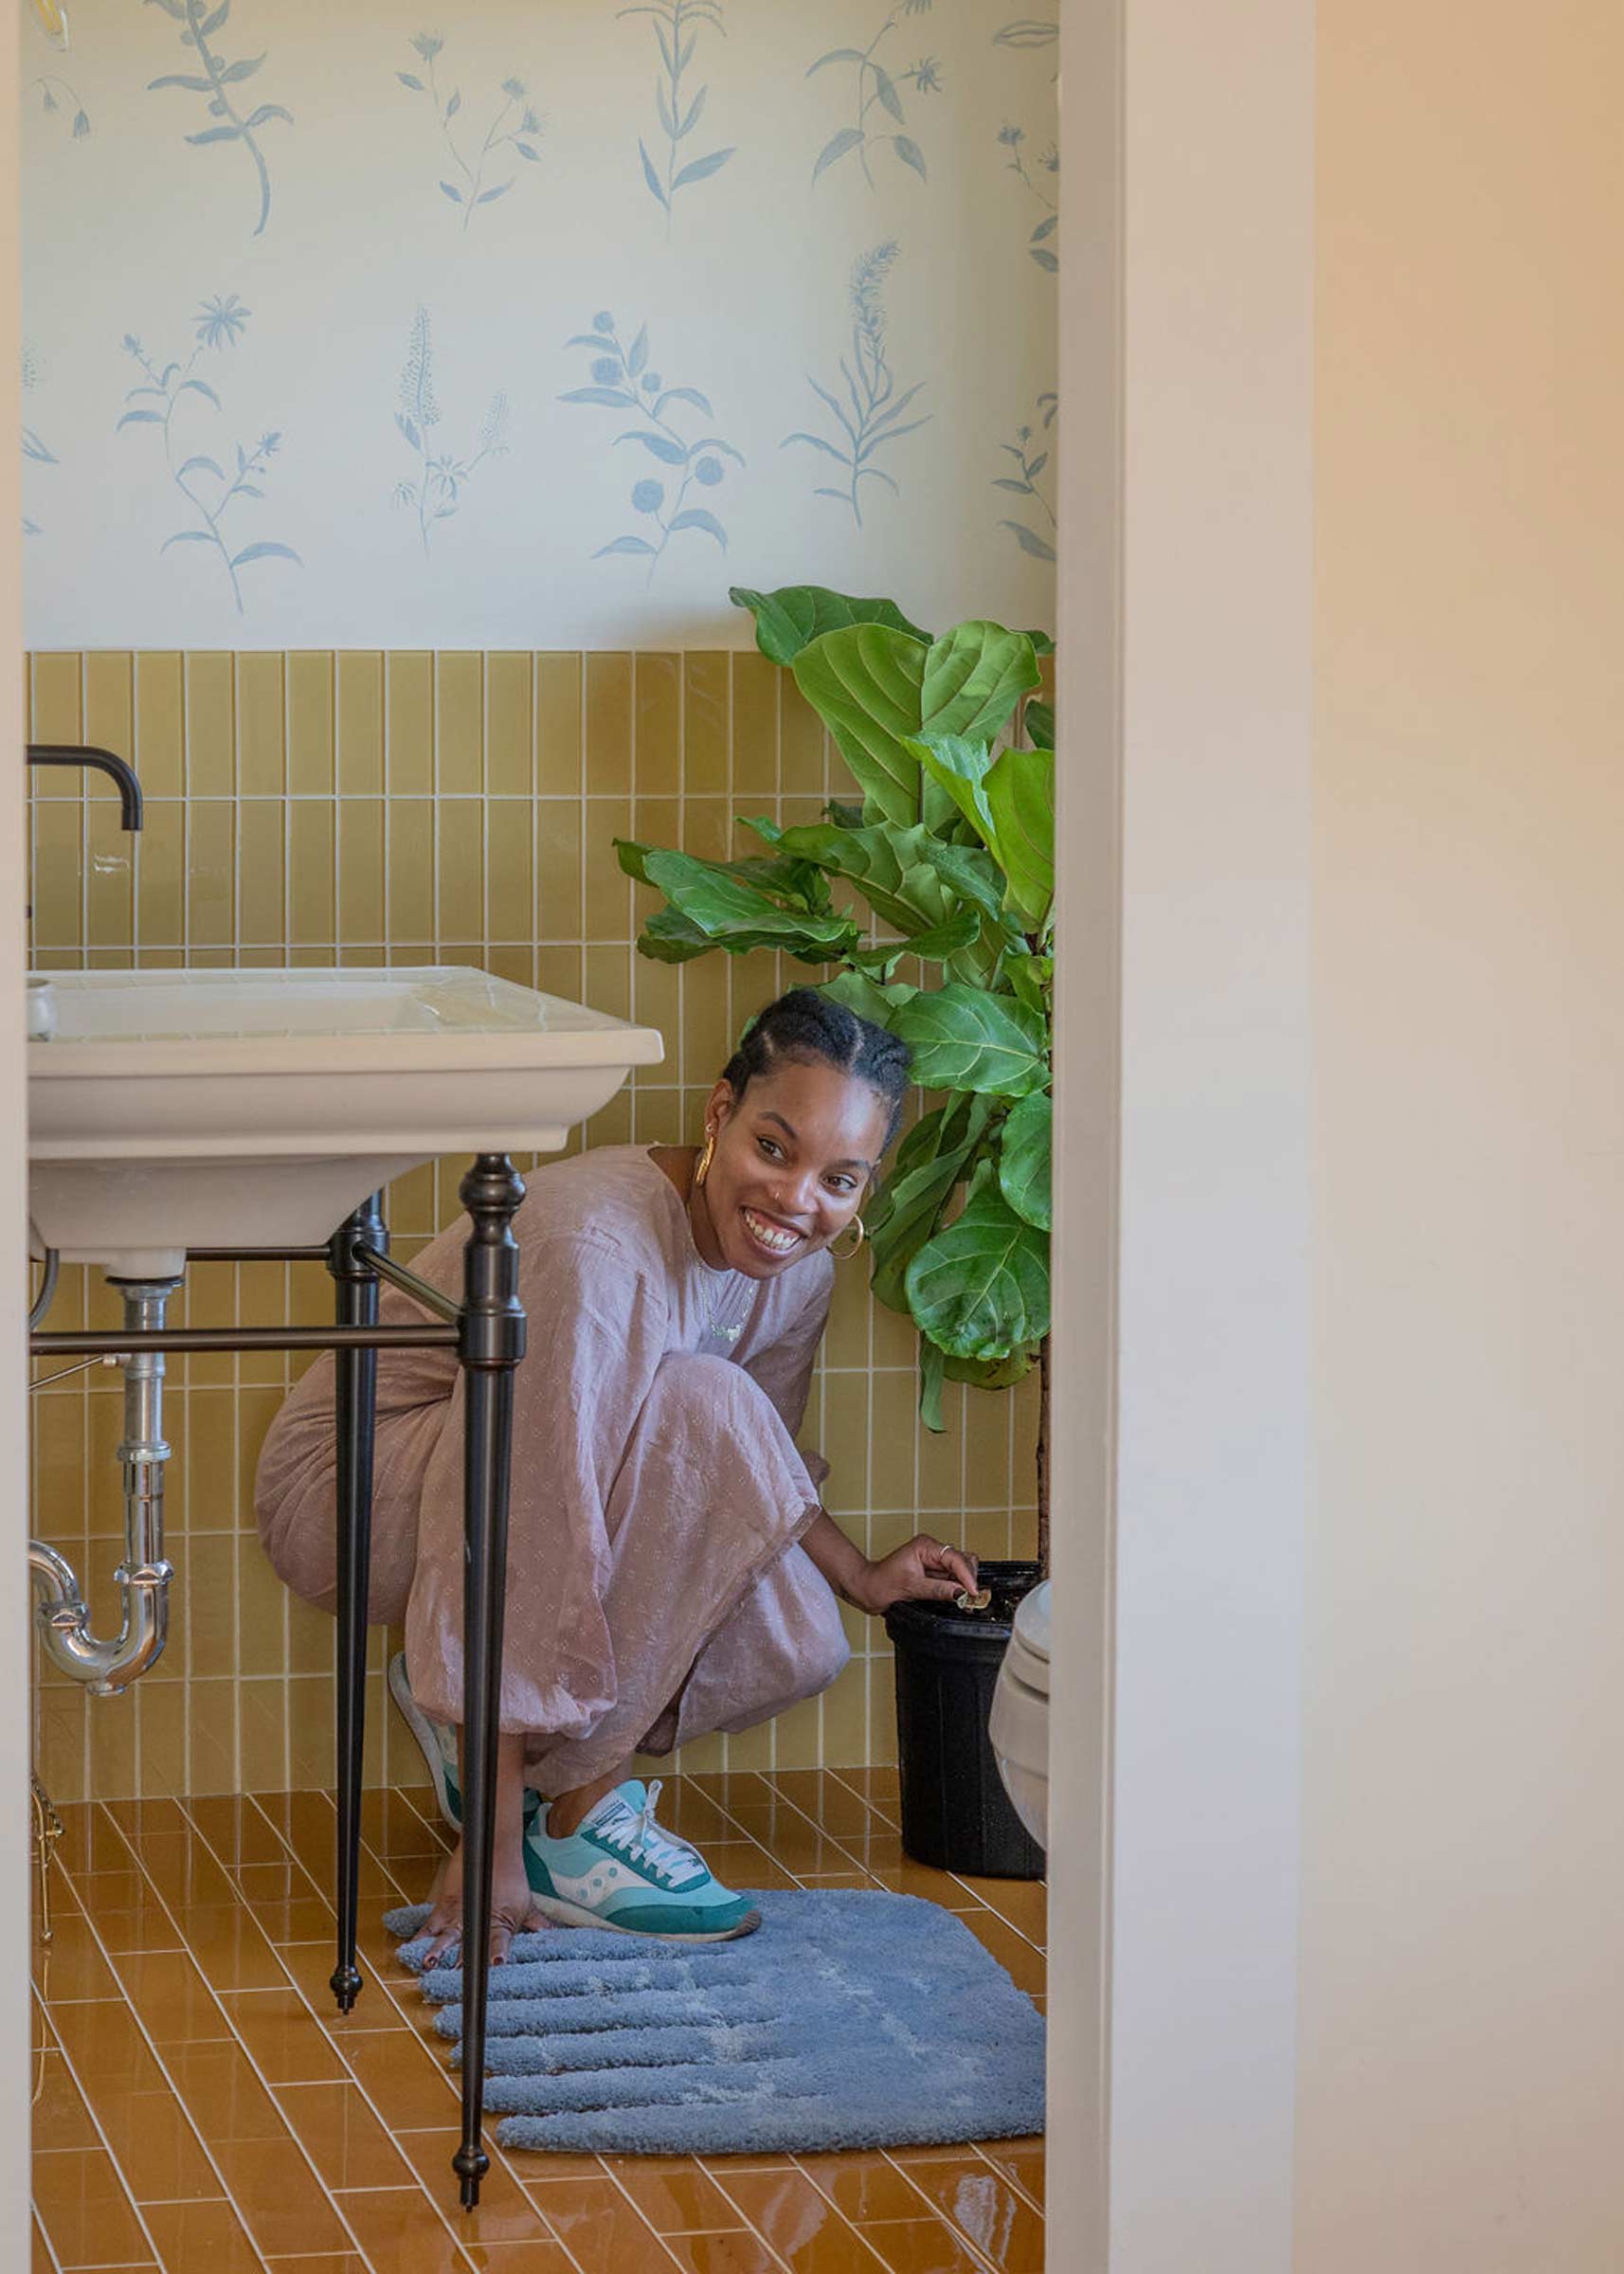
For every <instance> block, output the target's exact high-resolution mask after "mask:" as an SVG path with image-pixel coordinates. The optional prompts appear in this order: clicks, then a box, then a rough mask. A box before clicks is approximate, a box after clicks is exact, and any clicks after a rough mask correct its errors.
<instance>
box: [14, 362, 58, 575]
mask: <svg viewBox="0 0 1624 2274" xmlns="http://www.w3.org/2000/svg"><path fill="white" fill-rule="evenodd" d="M19 360H20V364H21V373H20V376H21V379H22V384H23V391H24V392H25V394H27V393H28V392H30V391H31V390H32V389H33V388H36V387H38V386H39V384H40V367H39V363H38V361H37V360H36V358H35V356H34V353H33V351H32V349H30V348H28V347H27V346H25V347H24V349H23V351H22V354H21V357H20V359H19ZM23 456H24V457H25V458H26V459H28V460H31V461H32V462H33V463H34V464H35V465H36V466H55V465H60V463H61V462H62V461H61V460H60V459H59V458H58V457H57V454H56V452H55V451H54V450H53V449H52V448H51V446H50V444H49V443H48V442H46V441H45V437H44V436H43V435H42V434H39V433H38V432H36V430H35V429H34V428H33V427H32V426H29V425H27V424H25V426H24V428H23ZM23 534H24V536H26V537H37V536H38V535H39V534H40V523H39V522H37V521H35V520H34V519H32V518H31V517H30V515H28V514H24V515H23Z"/></svg>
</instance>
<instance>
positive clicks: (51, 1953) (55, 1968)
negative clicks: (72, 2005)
mask: <svg viewBox="0 0 1624 2274" xmlns="http://www.w3.org/2000/svg"><path fill="white" fill-rule="evenodd" d="M33 1968H34V1979H35V1981H36V1982H37V1983H38V1984H39V1985H40V1988H41V1989H42V1990H43V1992H44V1993H45V1995H46V1996H47V1997H48V1998H49V1999H50V2000H51V2001H52V2003H53V2004H54V2003H56V2002H57V2001H58V2000H61V1999H65V1998H80V1997H117V1994H118V1984H117V1981H116V1980H115V1979H114V1976H113V1970H112V1968H111V1967H110V1966H109V1965H108V1963H107V1960H106V1959H105V1958H103V1957H102V1955H101V1950H100V1946H99V1943H98V1941H97V1939H96V1935H95V1932H94V1930H93V1929H92V1927H91V1924H90V1922H89V1920H88V1919H86V1918H85V1917H84V1915H83V1914H82V1912H80V1911H70V1910H64V1909H63V1907H62V1905H60V1904H59V1905H58V1906H57V1908H56V1914H55V1918H54V1920H53V1922H52V1932H51V1939H50V1940H49V1941H48V1942H42V1941H41V1940H39V1938H38V1936H36V1937H35V1938H34V1944H33Z"/></svg>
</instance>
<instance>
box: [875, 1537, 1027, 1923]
mask: <svg viewBox="0 0 1624 2274" xmlns="http://www.w3.org/2000/svg"><path fill="white" fill-rule="evenodd" d="M1040 1576H1041V1575H1040V1573H1039V1570H1038V1565H1037V1564H1036V1563H983V1564H982V1566H981V1581H982V1585H983V1587H989V1588H991V1590H992V1601H991V1602H990V1603H989V1604H988V1606H987V1608H986V1609H985V1610H984V1611H974V1612H966V1611H960V1610H958V1609H957V1608H956V1607H955V1605H953V1604H952V1603H950V1602H948V1603H931V1602H923V1603H893V1605H892V1607H891V1609H890V1610H889V1611H888V1612H887V1613H886V1615H885V1628H886V1633H888V1634H889V1635H890V1636H891V1639H892V1643H893V1646H894V1648H895V1651H896V1731H897V1755H898V1767H899V1773H900V1778H901V1785H902V1845H903V1849H904V1850H905V1851H906V1853H908V1854H909V1855H911V1857H912V1858H913V1860H914V1862H915V1863H920V1864H929V1865H931V1866H933V1867H934V1868H936V1869H937V1870H940V1871H958V1872H962V1873H964V1874H965V1875H967V1876H968V1877H971V1878H976V1879H1039V1878H1041V1876H1042V1873H1043V1866H1044V1856H1043V1850H1042V1849H1041V1848H1039V1847H1038V1843H1037V1841H1036V1840H1035V1839H1033V1837H1032V1835H1031V1834H1030V1832H1028V1831H1027V1830H1026V1827H1025V1826H1024V1825H1023V1824H1022V1823H1021V1821H1020V1817H1019V1816H1018V1815H1017V1814H1016V1813H1015V1809H1014V1807H1013V1805H1012V1804H1011V1801H1010V1798H1009V1795H1008V1794H1007V1793H1006V1792H1005V1791H1004V1789H1003V1779H1002V1778H1001V1776H1000V1775H999V1773H998V1762H997V1760H995V1759H994V1758H993V1750H992V1745H991V1742H990V1741H989V1739H988V1737H987V1720H988V1717H989V1715H990V1714H991V1712H992V1698H993V1691H994V1689H995V1688H996V1687H997V1685H998V1669H999V1668H1000V1666H1001V1664H1002V1662H1003V1653H1004V1651H1006V1650H1007V1649H1008V1647H1009V1636H1010V1629H1011V1625H1012V1622H1013V1620H1014V1617H1015V1613H1016V1609H1017V1607H1018V1605H1019V1604H1020V1599H1021V1597H1023V1596H1024V1595H1027V1594H1029V1593H1030V1591H1031V1590H1032V1589H1033V1588H1034V1587H1035V1586H1036V1585H1037V1584H1038V1579H1039V1577H1040Z"/></svg>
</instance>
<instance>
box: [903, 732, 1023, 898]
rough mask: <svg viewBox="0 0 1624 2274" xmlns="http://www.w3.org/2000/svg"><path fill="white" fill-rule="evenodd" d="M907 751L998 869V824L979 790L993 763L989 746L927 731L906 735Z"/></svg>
mask: <svg viewBox="0 0 1624 2274" xmlns="http://www.w3.org/2000/svg"><path fill="white" fill-rule="evenodd" d="M907 749H908V754H909V756H910V757H911V758H913V759H915V760H917V762H918V764H919V765H920V767H922V768H923V769H924V771H925V773H926V774H927V775H928V776H929V779H930V780H931V781H933V782H934V783H936V784H937V785H938V786H939V787H940V788H941V789H942V790H943V791H944V793H945V794H946V795H947V797H948V798H950V799H951V800H952V803H954V805H955V806H957V808H958V810H959V811H960V813H962V814H963V815H964V817H965V821H968V823H969V824H970V827H971V828H972V829H973V830H974V831H975V833H976V835H977V836H978V837H979V838H980V839H981V840H982V843H983V845H984V846H985V847H986V849H987V851H988V852H989V853H990V854H991V855H992V857H993V858H994V860H996V861H997V862H998V864H999V866H1000V867H1002V866H1003V859H1002V856H1001V853H1000V851H999V843H998V823H997V822H996V821H994V819H993V812H992V807H991V805H990V804H989V803H988V802H987V795H986V790H985V788H984V786H983V785H984V783H985V781H986V777H987V775H988V774H989V773H990V772H991V771H992V767H993V763H994V761H993V754H992V750H991V748H990V747H989V745H988V744H986V743H985V742H972V741H971V740H970V738H969V736H968V735H966V734H945V733H941V732H939V731H937V730H936V729H935V728H930V729H928V730H927V731H925V732H923V733H920V734H915V735H910V737H909V738H908V743H907Z"/></svg>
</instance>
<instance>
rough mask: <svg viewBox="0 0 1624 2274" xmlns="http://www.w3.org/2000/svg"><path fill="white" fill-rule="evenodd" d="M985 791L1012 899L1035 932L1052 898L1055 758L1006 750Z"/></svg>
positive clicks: (1037, 752)
mask: <svg viewBox="0 0 1624 2274" xmlns="http://www.w3.org/2000/svg"><path fill="white" fill-rule="evenodd" d="M983 789H984V791H985V793H986V801H987V803H988V805H989V806H990V807H991V808H992V818H993V821H994V824H995V826H996V828H997V830H998V845H999V853H998V857H999V863H1000V866H1001V868H1002V870H1003V873H1004V875H1006V876H1007V877H1008V878H1009V893H1010V898H1011V899H1012V900H1013V901H1014V902H1015V904H1016V906H1017V907H1018V908H1019V909H1020V912H1021V913H1022V915H1023V916H1025V917H1026V919H1027V920H1028V922H1029V923H1030V924H1031V925H1032V927H1033V929H1035V930H1036V929H1039V928H1040V927H1041V926H1042V924H1043V923H1044V921H1045V920H1046V918H1047V916H1048V914H1049V911H1050V909H1051V907H1052V906H1053V905H1054V899H1055V753H1054V751H1053V750H1005V751H1004V753H1003V756H1002V757H1001V759H1000V760H999V762H998V764H997V765H996V766H995V767H993V769H992V771H991V773H989V774H988V775H987V777H986V779H985V781H984V783H983Z"/></svg>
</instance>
